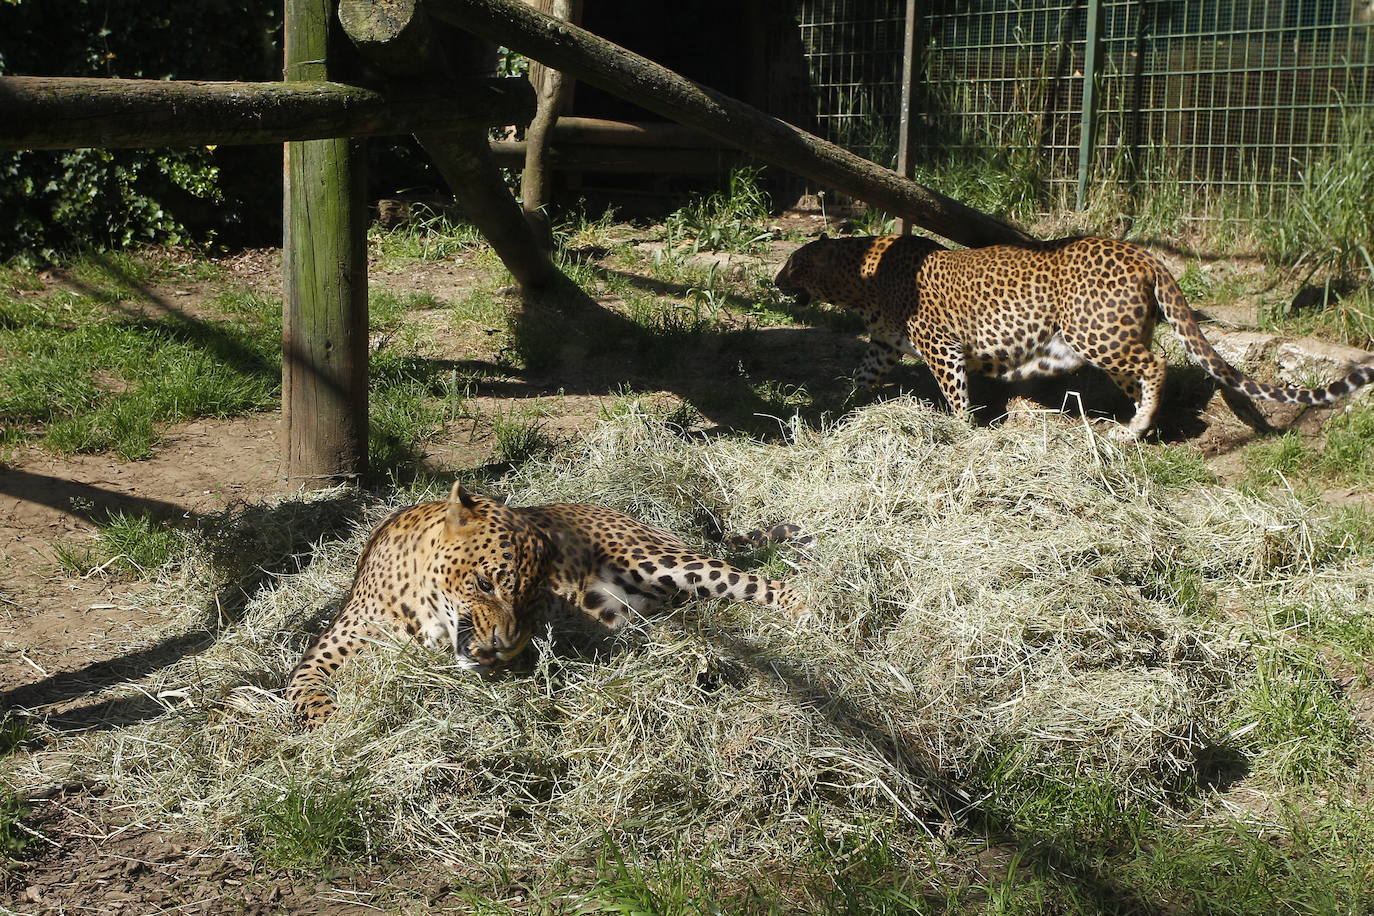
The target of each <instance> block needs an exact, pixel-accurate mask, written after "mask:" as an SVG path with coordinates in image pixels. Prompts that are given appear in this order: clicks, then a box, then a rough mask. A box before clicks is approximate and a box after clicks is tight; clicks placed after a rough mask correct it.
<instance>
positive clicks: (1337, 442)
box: [1244, 402, 1374, 487]
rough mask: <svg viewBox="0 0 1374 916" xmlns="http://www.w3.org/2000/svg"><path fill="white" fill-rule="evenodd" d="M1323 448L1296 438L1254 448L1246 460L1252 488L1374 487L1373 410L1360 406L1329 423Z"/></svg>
mask: <svg viewBox="0 0 1374 916" xmlns="http://www.w3.org/2000/svg"><path fill="white" fill-rule="evenodd" d="M1324 431H1325V436H1326V439H1325V442H1324V443H1322V444H1321V445H1320V446H1314V445H1311V444H1309V442H1308V440H1307V439H1306V438H1305V437H1303V436H1302V435H1301V434H1299V433H1296V432H1288V433H1285V434H1283V435H1282V436H1277V437H1274V438H1271V439H1266V440H1263V441H1260V442H1256V443H1254V444H1253V445H1251V446H1250V447H1249V448H1247V449H1246V451H1245V455H1244V462H1245V468H1246V473H1247V482H1248V483H1249V484H1250V485H1252V486H1274V485H1292V486H1299V485H1302V486H1306V485H1311V484H1313V483H1315V482H1326V483H1328V484H1343V485H1347V486H1359V487H1368V486H1370V485H1371V484H1374V404H1369V403H1365V402H1360V403H1357V404H1354V405H1352V406H1351V407H1349V408H1348V409H1346V410H1345V411H1342V412H1340V413H1337V414H1335V415H1334V416H1332V417H1331V419H1330V420H1328V421H1327V424H1326V427H1325V430H1324Z"/></svg>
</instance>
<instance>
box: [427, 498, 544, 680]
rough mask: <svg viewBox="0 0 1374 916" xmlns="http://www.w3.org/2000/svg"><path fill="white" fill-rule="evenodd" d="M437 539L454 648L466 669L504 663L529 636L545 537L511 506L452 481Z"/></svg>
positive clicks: (541, 576)
mask: <svg viewBox="0 0 1374 916" xmlns="http://www.w3.org/2000/svg"><path fill="white" fill-rule="evenodd" d="M442 539H443V541H444V549H443V551H442V552H443V554H444V559H443V560H442V561H441V562H440V564H439V566H438V572H439V576H440V578H441V580H442V592H443V594H444V597H445V598H446V599H447V600H448V603H449V607H450V610H451V612H452V613H453V615H454V618H455V619H454V620H453V648H454V651H455V653H456V654H457V655H458V658H459V660H460V661H461V662H463V663H465V664H467V665H469V666H470V667H486V666H490V665H496V664H500V663H502V662H508V661H510V660H511V659H513V658H515V657H516V656H517V655H519V654H520V652H521V651H523V650H524V648H525V646H526V645H528V644H529V641H530V635H531V633H532V631H533V627H534V622H535V620H534V618H535V616H536V613H535V606H536V604H537V599H538V597H539V594H540V591H541V589H542V588H543V586H544V584H545V582H546V580H547V579H548V574H549V565H550V563H551V561H552V556H553V548H552V546H551V544H550V542H549V539H548V538H547V537H546V536H545V535H544V533H543V532H541V531H539V530H538V529H536V528H535V527H534V526H533V525H532V524H530V522H529V521H528V520H527V519H526V518H525V517H524V515H523V514H522V513H521V512H520V510H519V509H512V508H511V507H509V506H505V505H502V504H501V503H499V502H497V501H495V500H492V499H487V498H486V497H483V496H477V495H474V494H472V493H469V492H467V491H466V490H464V489H463V488H462V486H461V485H460V484H456V483H455V484H454V485H453V490H452V492H451V493H450V494H449V499H448V509H447V513H446V516H445V519H444V530H443V534H442Z"/></svg>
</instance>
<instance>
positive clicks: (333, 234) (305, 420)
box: [282, 0, 367, 488]
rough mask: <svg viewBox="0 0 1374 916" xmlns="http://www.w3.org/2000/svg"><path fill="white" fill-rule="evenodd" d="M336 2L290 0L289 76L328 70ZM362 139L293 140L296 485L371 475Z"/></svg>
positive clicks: (289, 275) (286, 348) (287, 401)
mask: <svg viewBox="0 0 1374 916" xmlns="http://www.w3.org/2000/svg"><path fill="white" fill-rule="evenodd" d="M332 11H333V4H332V3H331V2H329V0H287V4H286V78H287V80H305V81H314V82H317V81H320V80H324V79H326V77H327V72H326V66H325V60H326V57H327V52H328V43H329V42H328V36H329V18H330V13H331V12H332ZM364 164H365V158H364V156H363V150H362V141H358V140H349V139H330V140H307V141H304V142H299V143H288V144H287V145H286V214H285V227H286V231H285V234H286V238H285V245H284V250H283V253H282V262H283V266H284V270H285V274H286V302H285V307H284V310H283V315H282V415H283V430H282V452H283V460H282V474H283V476H284V477H285V481H286V484H287V485H288V486H289V487H305V488H310V487H321V486H329V485H333V484H338V483H346V482H353V483H356V482H358V480H359V479H360V478H361V477H362V476H363V475H364V474H366V473H367V250H366V231H367V209H366V207H365V205H364V190H365V171H364Z"/></svg>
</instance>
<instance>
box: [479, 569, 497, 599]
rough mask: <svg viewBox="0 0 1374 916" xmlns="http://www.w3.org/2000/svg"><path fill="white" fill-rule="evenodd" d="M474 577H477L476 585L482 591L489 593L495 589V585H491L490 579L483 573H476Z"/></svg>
mask: <svg viewBox="0 0 1374 916" xmlns="http://www.w3.org/2000/svg"><path fill="white" fill-rule="evenodd" d="M476 578H477V587H478V588H479V589H481V590H482V591H484V592H486V593H487V594H488V595H490V594H491V593H492V592H494V591H496V586H495V585H492V583H491V580H490V579H488V578H487V577H486V576H484V575H482V574H480V573H478V574H477V577H476Z"/></svg>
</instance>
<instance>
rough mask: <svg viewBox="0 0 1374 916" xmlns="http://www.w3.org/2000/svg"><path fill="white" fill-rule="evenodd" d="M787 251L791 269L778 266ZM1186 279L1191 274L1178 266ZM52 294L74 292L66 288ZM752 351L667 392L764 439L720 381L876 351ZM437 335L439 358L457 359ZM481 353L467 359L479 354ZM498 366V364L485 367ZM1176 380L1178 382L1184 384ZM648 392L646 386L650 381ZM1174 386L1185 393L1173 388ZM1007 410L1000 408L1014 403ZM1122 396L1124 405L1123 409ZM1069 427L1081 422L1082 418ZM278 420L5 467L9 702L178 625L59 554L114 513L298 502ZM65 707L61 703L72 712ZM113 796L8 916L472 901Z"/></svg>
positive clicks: (243, 273) (446, 453)
mask: <svg viewBox="0 0 1374 916" xmlns="http://www.w3.org/2000/svg"><path fill="white" fill-rule="evenodd" d="M780 257H781V255H780V254H778V255H776V256H775V259H777V258H780ZM278 263H279V261H278V255H277V253H276V252H247V253H244V254H241V255H239V256H237V257H235V258H231V259H229V260H227V261H226V262H225V263H224V266H225V268H226V270H227V271H228V273H229V276H230V278H231V281H232V282H235V283H239V284H242V285H246V286H250V287H254V288H258V289H260V290H262V291H264V292H276V291H277V290H279V287H280V283H279V280H278V276H279V273H278ZM1174 266H1175V267H1177V265H1174ZM375 279H376V281H377V282H382V283H385V284H387V285H388V286H391V287H392V288H393V289H395V290H397V291H398V292H407V291H422V292H427V293H433V294H435V295H437V296H440V297H442V298H451V299H456V298H460V297H461V295H463V293H464V292H465V291H466V289H467V288H468V287H469V286H470V285H471V283H472V280H473V270H472V268H471V266H470V265H468V264H465V263H464V262H463V261H462V259H458V260H445V261H439V262H432V263H425V264H422V265H418V266H417V267H416V268H415V269H414V270H408V271H406V272H405V273H403V274H391V275H380V276H377V277H376V278H375ZM53 282H62V278H61V277H55V278H53ZM157 292H158V293H159V296H160V297H162V298H163V299H165V300H166V301H168V302H171V303H173V304H174V305H176V306H177V307H178V308H181V309H183V310H185V311H186V312H187V313H190V314H194V313H195V311H196V310H197V309H198V308H199V307H200V303H201V302H202V301H203V299H204V296H205V290H204V289H203V286H202V285H201V284H197V283H189V282H188V283H181V284H173V285H171V286H168V287H167V288H163V289H159V290H157ZM751 342H752V343H753V344H755V345H756V346H754V348H753V352H752V353H750V354H748V355H746V356H740V355H738V354H735V353H724V354H722V353H704V354H699V356H700V359H699V360H694V361H693V362H694V363H696V366H695V368H692V369H689V370H687V371H684V372H681V373H679V374H678V376H675V377H674V378H673V380H672V383H671V384H670V385H668V386H665V390H663V391H661V392H659V393H658V394H657V395H656V396H658V397H662V398H664V399H669V400H676V401H687V402H690V403H693V405H694V406H696V407H698V409H699V410H700V412H701V414H702V415H703V416H704V418H705V423H706V425H707V426H708V427H710V426H716V427H722V428H723V427H730V426H736V427H738V426H740V425H744V426H748V425H749V418H750V417H752V416H753V413H754V412H755V408H756V407H757V405H749V404H737V405H720V404H716V403H714V402H713V401H712V400H711V399H710V398H709V397H707V396H706V395H707V394H708V393H709V392H710V389H711V388H712V387H713V386H714V385H715V383H716V381H717V379H718V377H719V375H718V374H719V373H720V372H722V371H725V372H737V373H742V374H746V375H749V376H751V377H756V378H758V379H768V378H776V379H779V380H780V381H782V382H785V383H793V384H798V383H803V382H805V381H806V380H807V379H808V377H813V376H816V375H818V374H824V375H828V376H832V377H833V376H839V375H842V374H844V373H845V372H847V371H848V369H849V367H851V366H852V365H853V364H854V362H855V360H856V359H857V355H858V354H859V353H860V352H861V349H862V345H861V344H860V343H859V342H858V341H857V340H856V337H855V335H854V334H852V333H846V332H841V331H834V330H828V329H823V328H799V327H797V326H789V327H784V328H761V329H759V330H758V331H757V333H756V334H755V335H754V336H753V337H751ZM458 343H459V342H458V341H457V340H454V339H451V338H446V337H445V333H444V331H443V330H442V329H436V333H435V335H434V339H433V340H432V342H431V345H432V347H433V348H434V349H436V350H438V349H443V348H444V347H447V346H456V345H458ZM471 355H472V354H451V355H450V358H468V357H469V356H471ZM479 357H480V358H481V359H484V360H488V359H490V354H489V353H488V354H480V355H479ZM613 374H614V373H608V372H607V370H606V368H605V366H601V367H590V368H587V369H580V368H576V367H574V368H571V369H568V370H566V371H560V372H558V373H555V374H545V375H540V374H520V373H512V374H511V375H510V376H509V377H506V378H495V379H492V380H489V381H488V382H487V383H485V384H484V386H483V388H482V389H481V390H480V391H479V392H478V393H477V396H476V401H477V403H478V405H479V406H480V407H481V411H480V416H484V417H490V416H496V415H500V413H501V412H502V411H503V410H510V409H515V408H517V407H518V408H520V409H529V408H531V407H536V408H538V409H539V411H540V412H541V415H542V417H543V420H542V422H543V424H544V429H545V431H546V432H548V433H549V434H551V435H554V436H555V437H564V438H566V437H570V436H572V435H574V434H575V433H576V431H577V430H578V429H580V428H584V427H585V426H587V425H588V424H589V423H591V422H593V421H594V420H595V418H596V417H597V416H598V414H599V412H600V411H601V410H602V409H603V407H604V405H605V404H606V403H607V402H608V401H609V400H611V399H613V398H614V397H615V396H616V385H615V384H614V383H613V382H611V381H610V379H609V377H610V376H611V375H613ZM1171 378H1172V376H1171ZM901 382H902V383H903V384H904V385H905V386H906V387H908V388H909V389H912V390H915V391H916V392H917V393H920V394H923V395H925V396H927V397H930V398H931V399H933V400H938V398H937V397H936V395H935V393H934V389H933V386H932V385H931V384H930V380H929V377H928V375H926V374H924V370H923V369H917V368H915V367H911V366H908V367H906V369H905V370H904V371H903V374H902V378H901ZM637 387H639V388H640V389H641V390H642V389H643V388H644V387H645V386H644V385H643V384H642V382H641V384H639V385H637ZM1077 387H1083V385H1082V379H1074V380H1072V381H1070V382H1067V383H1064V382H1059V383H1054V384H1047V385H1043V386H1036V387H1035V388H1034V389H1032V390H1031V391H1030V392H1029V394H1030V396H1031V397H1032V398H1033V403H1035V404H1036V405H1038V406H1043V407H1045V408H1047V409H1053V408H1057V407H1058V406H1059V405H1060V404H1061V403H1063V402H1064V400H1065V393H1066V391H1068V390H1069V389H1071V388H1077ZM1174 387H1175V388H1176V389H1177V390H1178V393H1177V394H1175V395H1172V396H1171V403H1170V404H1169V405H1167V406H1166V413H1167V417H1168V418H1169V419H1168V420H1167V421H1166V422H1165V423H1164V430H1163V437H1164V438H1165V439H1168V440H1174V441H1188V442H1191V443H1193V445H1194V446H1195V447H1196V448H1197V449H1198V450H1199V451H1200V452H1201V453H1202V454H1203V455H1205V456H1207V457H1208V459H1209V461H1210V462H1211V463H1212V465H1213V467H1214V468H1215V469H1216V470H1217V472H1218V473H1219V474H1221V475H1222V476H1223V477H1234V476H1236V475H1237V474H1239V473H1240V463H1239V459H1238V458H1237V456H1236V451H1237V449H1238V448H1240V447H1241V446H1243V445H1244V444H1245V443H1247V442H1249V441H1251V440H1252V439H1253V437H1254V434H1253V433H1252V432H1251V431H1250V430H1249V429H1248V428H1246V427H1244V426H1242V425H1241V424H1240V423H1238V422H1237V421H1236V420H1235V418H1234V417H1233V416H1232V415H1231V414H1230V412H1229V411H1228V410H1227V409H1226V408H1225V407H1224V405H1222V404H1221V403H1220V399H1219V398H1215V397H1213V396H1212V395H1211V393H1210V391H1206V390H1203V391H1202V393H1201V394H1198V393H1197V391H1198V390H1199V389H1198V386H1196V385H1190V384H1182V385H1175V386H1174ZM1085 390H1087V391H1090V392H1091V397H1093V398H1100V399H1101V401H1100V403H1101V405H1104V406H1105V408H1106V409H1107V410H1109V411H1110V410H1116V411H1122V410H1125V409H1126V407H1127V405H1126V404H1125V402H1124V399H1123V398H1120V396H1118V395H1115V394H1114V393H1112V392H1111V391H1110V389H1109V388H1104V387H1103V386H1101V385H1099V384H1095V383H1089V384H1088V385H1087V386H1086V388H1085ZM1171 390H1172V389H1171ZM974 395H975V399H978V398H980V397H981V399H982V400H983V402H984V403H986V404H987V405H988V407H987V415H989V416H996V415H998V413H1000V412H1001V411H1003V410H1004V409H1005V406H1006V401H1005V398H1006V392H1005V391H1002V390H1000V389H999V387H998V386H996V385H993V384H991V383H989V384H987V385H982V386H979V387H978V388H976V389H975V392H974ZM999 399H1000V400H999ZM1113 399H1115V400H1113ZM1272 416H1273V422H1275V423H1276V424H1279V425H1286V424H1287V423H1289V422H1292V421H1294V420H1296V422H1297V426H1298V428H1300V429H1303V430H1304V431H1306V432H1309V433H1311V434H1313V435H1316V434H1318V432H1319V430H1320V427H1321V423H1322V420H1323V417H1322V415H1321V413H1320V412H1313V411H1309V412H1308V413H1306V414H1304V415H1302V416H1300V417H1299V416H1296V415H1295V413H1294V412H1292V411H1287V412H1283V411H1280V412H1275V413H1273V414H1272ZM1064 422H1066V423H1077V422H1081V421H1079V420H1074V419H1072V418H1069V417H1066V418H1065V419H1064ZM277 433H278V418H277V416H276V415H275V414H270V415H254V416H247V417H242V418H238V419H232V420H202V421H196V422H193V423H186V424H181V425H178V426H175V427H172V428H170V429H168V430H167V431H166V441H165V443H164V444H163V445H162V446H161V447H160V448H159V449H158V451H157V454H156V456H155V457H153V458H151V459H149V460H146V461H140V462H133V463H126V462H122V461H120V460H118V459H116V458H114V457H113V456H107V455H81V456H71V457H58V456H54V455H51V454H48V453H45V452H42V451H39V450H37V449H32V450H27V451H24V452H22V453H20V454H18V455H17V456H16V457H15V458H14V460H13V461H12V462H11V463H9V464H7V465H0V568H3V569H4V570H5V574H4V576H3V577H2V578H0V696H3V697H4V699H5V706H6V708H7V709H8V708H12V707H15V706H22V707H26V708H35V707H36V708H40V709H41V708H43V707H45V705H46V704H48V703H49V702H50V701H51V700H53V699H61V697H54V696H49V695H45V685H53V684H57V683H65V682H66V681H63V678H64V677H65V678H67V679H68V680H69V679H70V678H71V677H75V676H80V674H81V673H82V672H83V671H85V670H89V669H92V668H94V667H97V666H100V665H102V664H107V663H111V662H113V661H116V660H118V659H119V658H120V657H121V656H123V655H125V654H127V653H129V652H131V651H136V650H137V649H138V648H139V647H141V646H145V645H146V644H147V641H148V639H149V635H148V634H150V633H153V632H155V631H157V630H158V629H159V628H160V627H161V626H162V625H165V624H166V622H167V621H166V620H165V619H163V618H161V617H159V615H158V613H157V611H156V610H155V609H154V610H149V609H147V608H146V607H144V606H143V605H142V604H141V603H136V602H131V601H129V600H128V598H129V596H130V595H131V594H132V593H134V592H135V591H136V590H137V589H138V588H139V586H138V584H137V583H129V582H124V581H120V580H117V579H114V578H111V577H109V576H106V575H103V574H101V573H99V572H97V573H93V574H90V575H87V576H85V577H80V578H73V577H70V576H67V575H65V574H63V573H62V572H61V571H60V570H59V568H58V566H57V564H56V563H55V561H54V547H55V545H58V544H61V543H67V544H80V543H82V542H83V541H89V539H90V538H91V537H92V536H93V531H94V528H93V525H94V523H95V522H97V521H100V520H103V519H105V518H106V517H107V516H108V514H109V513H110V512H111V511H115V510H122V511H126V512H133V513H141V512H151V513H152V514H153V515H154V516H155V517H158V518H188V519H189V518H194V517H196V516H198V515H203V514H206V513H213V512H218V511H221V510H223V509H225V508H226V507H230V506H234V505H243V504H254V503H260V502H262V501H263V500H266V499H269V498H271V497H272V496H274V495H276V494H279V493H281V492H282V488H281V483H280V480H279V460H278V450H279V446H278V442H277ZM492 449H493V443H492V441H491V436H490V430H489V429H483V428H479V424H477V423H473V424H458V425H457V427H456V428H455V429H454V430H453V431H452V434H451V435H450V436H449V437H447V438H446V439H444V440H441V441H438V442H434V443H429V444H428V445H427V446H426V451H427V453H428V454H427V457H426V461H427V462H428V463H429V464H431V465H432V466H433V467H435V468H445V469H449V470H455V469H458V468H461V467H470V466H475V465H480V464H483V463H485V462H486V461H488V460H489V459H490V457H491V454H492ZM1331 496H1332V498H1333V500H1334V501H1344V500H1363V499H1365V497H1366V496H1367V494H1363V493H1356V492H1349V493H1333V494H1331ZM59 708H60V707H59ZM98 794H99V787H82V786H69V787H62V788H59V789H58V790H56V791H54V792H53V793H52V794H51V795H50V796H49V797H46V798H42V799H35V800H33V808H34V810H33V814H32V815H31V816H30V817H29V818H28V819H27V821H26V823H27V824H28V825H29V826H30V828H31V829H32V830H33V831H34V833H35V836H36V839H35V840H34V841H33V843H31V844H30V854H29V856H28V858H27V859H26V860H25V861H24V862H22V863H20V864H18V865H16V866H15V867H13V868H11V869H9V870H5V869H3V868H0V911H11V912H16V913H24V914H49V913H53V914H56V913H85V912H99V913H130V914H134V913H163V912H187V913H362V912H376V911H377V908H379V907H380V908H382V909H383V910H385V911H400V912H426V911H429V910H432V909H435V908H442V907H444V906H446V905H447V906H454V907H459V906H461V899H460V897H459V896H458V894H459V892H460V890H461V889H457V888H452V887H448V886H447V885H445V884H444V883H443V881H442V877H433V878H425V877H420V878H417V877H416V876H415V875H414V874H413V873H412V874H409V875H399V874H395V873H391V872H388V871H387V869H385V868H383V867H380V866H364V867H362V868H360V869H359V870H358V871H356V872H353V873H349V874H336V875H301V874H293V873H285V872H277V871H274V870H272V869H270V868H268V867H266V866H264V865H262V864H261V863H254V862H250V861H246V860H243V859H240V858H239V857H237V856H235V855H232V854H225V853H224V852H223V850H221V849H218V848H209V847H207V846H206V845H205V844H204V842H203V841H200V840H197V839H196V838H193V837H188V836H184V835H180V834H178V833H177V832H176V831H174V830H172V831H169V830H167V829H166V828H165V827H164V826H160V825H157V824H142V823H135V822H132V821H121V820H120V819H119V818H118V817H117V816H116V817H113V818H112V816H111V813H110V812H109V810H108V806H101V805H99V804H98V803H97V800H98Z"/></svg>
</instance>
